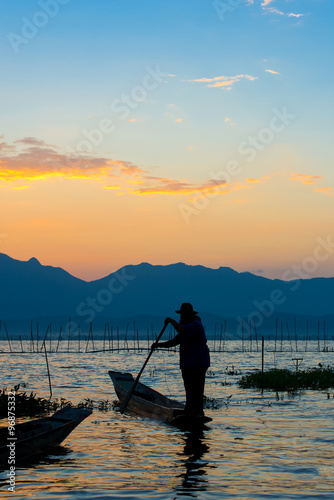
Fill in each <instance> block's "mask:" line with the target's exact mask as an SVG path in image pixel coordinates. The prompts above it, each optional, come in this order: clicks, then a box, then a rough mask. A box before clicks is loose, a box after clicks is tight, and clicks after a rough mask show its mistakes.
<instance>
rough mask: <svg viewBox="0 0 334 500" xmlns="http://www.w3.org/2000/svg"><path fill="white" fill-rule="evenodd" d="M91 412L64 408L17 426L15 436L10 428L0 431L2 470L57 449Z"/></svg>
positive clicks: (83, 409)
mask: <svg viewBox="0 0 334 500" xmlns="http://www.w3.org/2000/svg"><path fill="white" fill-rule="evenodd" d="M91 413H92V410H90V409H87V408H62V409H61V410H58V411H56V412H55V413H54V414H53V415H52V416H51V417H44V418H39V419H36V420H29V421H28V422H23V423H19V424H16V425H15V426H14V428H15V434H14V436H10V435H9V429H8V427H1V428H0V466H1V467H6V468H8V467H9V466H10V465H11V464H13V465H14V466H15V463H17V462H18V461H22V460H27V459H29V458H30V457H32V456H35V455H38V454H43V453H46V452H48V451H49V450H50V449H51V448H52V447H54V446H58V445H59V444H60V443H62V441H64V439H65V438H66V437H67V436H68V435H69V434H70V433H71V432H72V431H73V429H75V427H77V426H78V425H79V424H80V423H81V422H82V421H83V420H84V419H85V418H86V417H88V416H89V415H91Z"/></svg>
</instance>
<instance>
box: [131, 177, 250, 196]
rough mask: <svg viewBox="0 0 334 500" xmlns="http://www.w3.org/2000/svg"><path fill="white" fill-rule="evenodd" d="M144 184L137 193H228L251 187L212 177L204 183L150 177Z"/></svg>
mask: <svg viewBox="0 0 334 500" xmlns="http://www.w3.org/2000/svg"><path fill="white" fill-rule="evenodd" d="M143 184H144V185H143V186H142V187H140V188H138V189H135V190H134V191H133V193H136V194H169V195H197V194H201V193H203V194H212V193H215V194H227V193H230V192H232V191H235V190H237V189H241V188H244V187H249V186H246V185H242V184H240V183H238V182H234V183H230V184H228V183H227V182H226V181H219V180H215V179H211V180H209V181H206V182H203V183H202V184H191V183H189V182H187V181H185V180H180V181H178V180H174V179H166V178H161V177H149V178H147V179H146V180H145V182H143Z"/></svg>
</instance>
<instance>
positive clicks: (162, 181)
mask: <svg viewBox="0 0 334 500" xmlns="http://www.w3.org/2000/svg"><path fill="white" fill-rule="evenodd" d="M0 146H1V148H0V185H1V184H2V185H4V184H5V183H6V185H8V184H9V185H10V187H11V188H12V189H26V187H27V186H29V185H31V183H32V182H38V181H45V180H48V179H52V178H57V177H60V178H61V179H63V178H64V179H86V180H91V181H100V182H101V185H103V187H104V188H105V189H109V190H113V191H116V192H120V193H125V192H127V193H132V194H137V195H152V194H161V195H186V196H195V195H198V194H201V193H204V194H210V193H215V194H219V195H224V194H228V193H231V192H232V191H236V190H239V189H242V188H250V187H251V184H252V183H255V182H262V180H263V179H265V178H262V179H258V180H256V179H247V181H246V182H244V183H240V182H237V181H235V182H231V183H227V182H226V181H225V180H216V179H210V180H207V181H204V182H202V183H195V182H192V181H191V180H186V179H181V180H179V179H171V178H165V177H158V176H153V175H151V174H150V172H149V171H148V170H144V169H142V168H139V167H138V166H136V165H133V164H132V163H131V162H128V161H124V160H114V159H110V158H102V157H89V156H85V157H82V156H78V155H74V156H71V155H69V154H63V153H60V152H59V151H57V149H56V147H55V146H50V145H49V144H47V143H45V142H44V141H41V140H39V139H36V138H33V137H28V138H24V139H20V140H18V141H15V143H14V145H12V144H7V143H6V142H5V141H3V142H2V143H1V144H0ZM189 149H191V147H190V148H189ZM18 181H19V182H18Z"/></svg>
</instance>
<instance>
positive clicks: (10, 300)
mask: <svg viewBox="0 0 334 500" xmlns="http://www.w3.org/2000/svg"><path fill="white" fill-rule="evenodd" d="M0 276H1V286H0V319H3V320H8V319H13V320H19V319H29V318H38V317H48V316H50V317H57V316H63V317H66V316H67V317H68V316H71V317H79V318H82V320H83V321H84V322H86V323H88V322H89V321H94V319H96V318H102V317H103V318H116V317H135V316H139V315H141V316H143V315H153V316H162V317H165V316H172V315H174V316H175V309H178V308H179V306H180V305H181V303H182V302H191V303H192V304H193V305H194V307H195V309H196V310H197V311H199V312H200V314H211V315H217V316H219V317H225V318H237V317H241V316H242V317H246V318H247V317H249V318H250V319H252V320H253V319H254V320H256V318H257V317H258V316H259V315H262V316H263V317H266V318H267V317H269V316H271V315H272V314H274V313H275V314H278V313H283V314H295V315H313V316H323V315H331V314H333V310H334V306H333V297H334V278H312V279H304V280H297V281H283V280H277V279H276V280H271V279H268V278H264V277H261V276H256V275H253V274H251V273H249V272H242V273H239V272H237V271H234V270H233V269H231V268H228V267H220V268H219V269H211V268H207V267H204V266H200V265H198V266H190V265H186V264H183V263H177V264H171V265H165V266H160V265H151V264H148V263H142V264H139V265H129V266H125V267H123V268H121V269H119V270H118V271H116V272H115V273H112V274H110V275H108V276H106V277H105V278H102V279H99V280H95V281H91V282H87V281H84V280H81V279H79V278H76V277H74V276H72V275H71V274H69V273H68V272H66V271H65V270H63V269H61V268H59V267H52V266H43V265H41V264H40V263H39V261H38V260H37V259H35V258H32V259H30V260H28V261H19V260H15V259H12V258H11V257H9V256H8V255H5V254H0Z"/></svg>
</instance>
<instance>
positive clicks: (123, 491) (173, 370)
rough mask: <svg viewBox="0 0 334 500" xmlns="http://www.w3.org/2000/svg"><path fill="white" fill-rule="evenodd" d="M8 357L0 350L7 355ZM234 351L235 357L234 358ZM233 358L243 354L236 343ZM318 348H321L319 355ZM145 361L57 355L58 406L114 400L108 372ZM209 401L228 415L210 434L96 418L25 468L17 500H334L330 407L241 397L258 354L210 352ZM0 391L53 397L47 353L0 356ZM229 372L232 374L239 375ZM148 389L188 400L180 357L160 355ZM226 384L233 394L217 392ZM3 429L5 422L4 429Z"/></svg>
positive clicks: (308, 360) (320, 395)
mask: <svg viewBox="0 0 334 500" xmlns="http://www.w3.org/2000/svg"><path fill="white" fill-rule="evenodd" d="M0 347H1V346H0ZM232 347H233V346H232V343H229V349H230V350H232ZM235 347H236V348H238V345H237V344H236V345H235ZM314 349H315V346H314ZM146 356H147V352H141V353H131V352H130V353H127V352H122V353H95V354H89V353H80V354H77V353H71V352H70V353H63V354H60V353H50V354H49V364H50V371H51V376H52V383H53V394H54V397H58V398H59V397H64V398H66V399H70V400H71V401H73V402H79V401H80V400H83V399H84V398H89V399H93V400H94V401H100V400H106V399H109V400H111V401H112V400H114V399H116V396H115V393H114V389H113V385H112V382H111V380H110V378H109V376H108V373H107V372H108V370H109V369H113V370H119V371H130V372H132V373H133V374H135V375H136V374H137V373H138V371H139V369H140V368H141V366H142V364H143V362H144V360H145V358H146ZM211 357H212V366H211V369H210V370H211V372H210V374H209V376H208V377H207V384H206V391H205V392H206V395H207V396H209V397H214V398H218V399H219V402H220V403H221V404H222V406H221V407H220V408H219V409H216V410H213V409H211V410H210V409H209V410H207V411H206V412H207V414H208V415H209V416H211V417H212V418H213V421H212V422H211V423H210V424H209V425H208V428H207V429H206V430H204V431H203V432H199V433H189V432H181V431H180V430H178V429H175V428H172V427H169V426H167V425H165V424H163V423H159V422H157V421H153V420H149V419H141V418H134V417H130V416H127V415H120V414H119V413H117V412H115V411H114V410H111V411H108V412H100V411H97V410H94V412H93V414H92V415H91V416H90V417H88V418H87V419H86V420H85V421H84V422H82V424H80V426H79V427H77V428H76V429H75V430H74V431H73V432H72V434H71V435H70V436H69V437H68V438H67V439H66V441H65V442H64V443H63V445H62V446H61V447H59V448H57V449H56V451H54V452H53V453H52V454H50V455H48V456H45V457H43V459H42V460H37V461H35V462H34V463H32V464H30V465H29V467H23V466H21V467H18V468H17V475H16V493H15V494H13V493H9V492H8V491H7V484H6V482H5V481H6V474H7V471H2V472H0V480H1V490H0V496H1V497H11V498H19V499H21V498H22V499H25V498H29V499H50V500H51V499H52V498H64V499H67V498H68V499H71V500H73V499H93V498H94V499H95V498H96V499H101V500H102V499H107V498H115V499H116V498H124V499H126V500H131V499H140V500H144V499H145V498H150V499H161V500H163V499H177V498H195V499H211V498H212V499H215V500H218V499H234V498H238V499H282V498H284V499H290V498H291V499H305V498H307V499H312V498H314V499H318V498H321V499H324V500H325V499H331V500H332V499H333V498H334V465H333V431H334V399H333V392H334V391H333V390H331V391H330V392H329V394H330V398H329V399H328V395H327V392H313V391H306V392H304V393H303V394H301V395H298V396H294V397H289V396H288V395H287V394H284V395H283V399H282V398H280V399H279V400H277V399H276V395H275V394H273V393H269V392H267V393H265V394H264V395H263V396H262V395H261V394H260V393H259V392H258V391H250V390H241V389H239V388H238V386H237V384H236V381H237V380H238V379H239V378H240V376H241V374H240V373H238V374H236V375H230V374H228V373H227V372H231V371H233V370H238V372H241V373H242V374H244V373H247V372H249V371H252V370H254V369H257V368H260V367H261V353H260V352H225V353H212V356H211ZM296 357H302V358H303V362H302V365H301V368H302V367H303V366H304V367H310V366H317V365H318V363H320V362H321V363H323V364H324V365H327V364H330V365H333V363H334V353H333V352H327V353H323V352H299V353H297V354H296V353H294V352H289V351H287V352H283V353H276V354H274V353H266V357H265V360H266V369H268V368H270V367H273V366H277V367H278V368H283V367H286V368H290V369H292V368H294V366H295V362H294V361H293V360H292V358H296ZM0 359H1V361H2V370H1V386H2V387H7V388H12V387H13V386H14V385H15V384H17V383H20V382H25V383H27V384H28V387H27V388H26V390H27V392H28V391H34V392H37V395H38V396H45V397H48V394H49V393H48V390H49V389H48V379H47V372H46V366H45V358H44V355H43V353H31V354H24V355H23V354H12V355H10V354H6V353H3V354H1V358H0ZM227 367H228V369H226V368H227ZM232 367H234V368H232ZM141 380H142V381H143V382H144V383H147V384H148V385H150V386H151V387H154V388H155V389H157V390H159V391H160V392H162V393H164V394H166V395H169V396H171V397H173V398H176V399H179V400H184V393H183V385H182V379H181V375H180V371H179V369H178V355H177V354H176V353H168V352H164V353H163V352H155V353H154V355H153V356H152V358H151V360H150V362H149V364H148V366H147V367H146V370H145V371H144V373H143V375H142V378H141ZM222 382H223V383H224V384H226V383H227V384H230V385H222ZM2 425H5V422H2Z"/></svg>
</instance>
